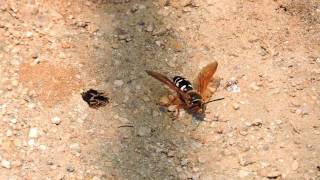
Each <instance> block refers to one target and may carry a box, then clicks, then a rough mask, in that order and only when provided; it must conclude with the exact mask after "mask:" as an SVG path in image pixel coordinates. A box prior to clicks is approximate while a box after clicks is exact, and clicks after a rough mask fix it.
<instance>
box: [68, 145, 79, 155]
mask: <svg viewBox="0 0 320 180" xmlns="http://www.w3.org/2000/svg"><path fill="white" fill-rule="evenodd" d="M69 147H70V149H71V151H73V152H77V153H80V152H81V148H80V145H79V144H78V143H73V144H71V145H70V146H69Z"/></svg>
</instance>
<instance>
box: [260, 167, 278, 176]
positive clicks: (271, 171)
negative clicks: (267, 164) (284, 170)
mask: <svg viewBox="0 0 320 180" xmlns="http://www.w3.org/2000/svg"><path fill="white" fill-rule="evenodd" d="M259 174H260V176H262V177H267V178H272V179H274V178H277V177H279V176H280V175H281V173H280V171H279V170H277V169H275V168H264V169H262V170H260V172H259Z"/></svg>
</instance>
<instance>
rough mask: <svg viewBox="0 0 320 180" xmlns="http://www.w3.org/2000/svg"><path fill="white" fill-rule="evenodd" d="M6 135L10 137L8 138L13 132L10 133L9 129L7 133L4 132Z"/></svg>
mask: <svg viewBox="0 0 320 180" xmlns="http://www.w3.org/2000/svg"><path fill="white" fill-rule="evenodd" d="M6 135H7V136H8V137H10V136H12V135H13V132H12V131H11V130H10V129H8V130H7V132H6Z"/></svg>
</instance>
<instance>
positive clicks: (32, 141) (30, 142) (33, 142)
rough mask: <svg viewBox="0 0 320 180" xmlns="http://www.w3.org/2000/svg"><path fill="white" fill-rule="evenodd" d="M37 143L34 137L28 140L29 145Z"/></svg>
mask: <svg viewBox="0 0 320 180" xmlns="http://www.w3.org/2000/svg"><path fill="white" fill-rule="evenodd" d="M35 144H36V143H35V141H34V139H30V140H29V141H28V145H29V146H34V145H35Z"/></svg>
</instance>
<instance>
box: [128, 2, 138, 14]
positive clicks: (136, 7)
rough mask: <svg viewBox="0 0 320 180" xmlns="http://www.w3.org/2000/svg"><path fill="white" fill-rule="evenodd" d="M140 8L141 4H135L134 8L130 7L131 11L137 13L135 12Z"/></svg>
mask: <svg viewBox="0 0 320 180" xmlns="http://www.w3.org/2000/svg"><path fill="white" fill-rule="evenodd" d="M138 10H139V5H138V4H135V5H133V6H132V8H131V9H130V11H131V12H132V13H135V12H136V11H138Z"/></svg>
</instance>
